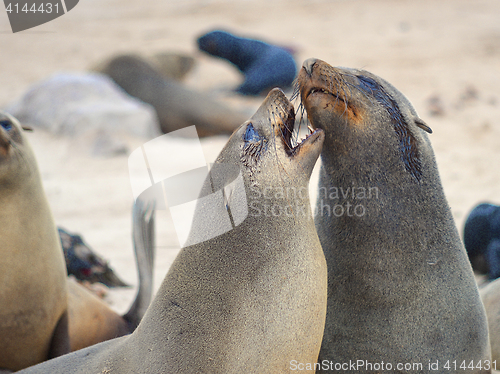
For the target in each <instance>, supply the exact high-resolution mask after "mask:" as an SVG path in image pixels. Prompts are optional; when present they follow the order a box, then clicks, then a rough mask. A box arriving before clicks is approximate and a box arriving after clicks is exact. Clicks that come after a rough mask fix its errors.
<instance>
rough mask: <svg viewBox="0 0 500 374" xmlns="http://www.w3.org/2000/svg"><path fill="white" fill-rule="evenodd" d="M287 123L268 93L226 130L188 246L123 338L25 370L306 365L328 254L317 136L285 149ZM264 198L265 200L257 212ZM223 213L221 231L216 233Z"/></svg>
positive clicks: (279, 101)
mask: <svg viewBox="0 0 500 374" xmlns="http://www.w3.org/2000/svg"><path fill="white" fill-rule="evenodd" d="M293 121H294V111H293V106H292V105H291V104H290V102H289V101H288V100H287V99H286V97H285V96H284V94H283V93H282V91H280V90H274V91H272V92H271V93H270V94H269V96H268V97H267V99H266V100H265V102H264V103H263V104H262V106H261V107H260V109H259V110H258V111H257V113H256V114H255V115H254V116H253V117H252V118H251V119H250V120H249V121H247V122H245V123H244V124H243V125H242V126H241V127H240V128H239V129H238V130H237V131H235V132H234V134H233V135H232V136H231V138H230V139H229V141H228V143H227V145H226V146H225V147H224V149H223V150H222V151H221V153H220V155H219V157H218V158H217V160H216V162H215V164H214V166H213V167H212V169H211V171H210V174H209V176H208V177H207V180H206V182H205V185H204V187H203V188H202V194H201V196H200V199H199V200H198V201H199V203H198V205H197V208H196V214H195V220H194V222H193V226H192V231H191V233H190V235H189V238H188V242H191V243H192V244H191V245H189V246H187V247H185V248H183V249H182V250H181V252H180V253H179V255H178V256H177V258H176V259H175V261H174V263H173V264H172V266H171V268H170V269H169V271H168V274H167V275H166V277H165V279H164V281H163V284H162V286H161V287H160V289H159V290H158V292H157V295H156V297H155V299H154V301H153V303H152V304H151V306H150V308H149V309H148V311H147V312H146V315H145V316H144V318H143V320H142V321H141V323H140V325H139V326H138V328H137V329H136V330H135V331H134V333H133V334H132V335H130V336H128V337H122V338H119V339H115V340H111V341H108V342H104V343H101V344H99V345H96V346H93V347H89V348H86V349H84V350H81V351H78V352H74V353H72V354H70V355H66V356H65V357H62V358H60V359H56V360H52V361H49V362H46V363H44V364H41V365H38V366H35V367H33V368H30V369H27V370H26V371H25V373H51V374H52V373H87V372H96V373H97V372H99V373H100V372H107V373H137V372H141V373H162V372H175V373H177V372H182V373H199V372H206V373H215V372H224V373H285V372H286V373H288V372H290V370H291V369H290V367H291V364H292V365H293V364H294V363H293V361H294V360H295V361H297V363H309V364H311V365H313V364H314V362H316V360H317V355H318V352H319V348H320V345H321V339H322V334H323V329H324V319H325V313H326V263H325V259H324V255H323V253H322V250H321V246H320V243H319V240H318V237H317V234H316V232H315V230H314V222H313V218H312V215H311V212H310V207H309V205H308V204H309V198H308V192H307V184H308V181H309V178H310V175H311V172H312V169H313V166H314V163H315V161H316V159H317V157H318V156H319V153H320V150H321V145H322V141H323V136H324V135H323V132H322V131H321V130H316V131H315V132H313V133H312V134H311V135H309V136H308V137H307V138H306V140H304V141H303V142H302V143H300V144H299V145H297V146H296V147H292V145H291V141H290V137H291V129H293ZM287 188H288V189H289V190H290V191H293V190H294V189H295V192H296V195H295V197H293V198H292V197H290V196H288V197H287V196H286V194H285V191H286V189H287ZM299 191H300V192H301V193H299ZM217 193H219V194H220V195H219V196H220V197H221V198H220V199H218V198H216V197H214V200H210V197H211V196H212V195H213V194H215V196H217ZM211 202H212V203H211ZM265 205H271V206H274V208H267V212H268V213H265V212H266V210H265ZM208 206H210V208H207V207H208ZM292 206H293V208H292ZM286 207H288V209H285V208H286ZM270 211H274V214H270V213H269V212H270ZM245 212H247V213H248V214H244V213H245ZM277 212H283V214H282V215H279V214H278V213H277ZM285 212H286V213H285ZM228 215H229V216H230V217H232V218H229V219H228V220H229V221H230V222H231V223H230V228H231V229H230V230H228V231H226V232H223V233H222V234H220V233H216V231H217V230H214V228H216V227H217V225H218V223H220V221H221V220H222V219H223V217H228ZM208 216H209V217H210V220H208V219H207V217H208ZM210 234H214V235H213V236H211V235H210ZM201 238H204V239H205V240H203V241H201V240H200V239H201ZM207 238H208V239H207ZM308 372H314V368H312V366H311V368H310V369H309V370H308Z"/></svg>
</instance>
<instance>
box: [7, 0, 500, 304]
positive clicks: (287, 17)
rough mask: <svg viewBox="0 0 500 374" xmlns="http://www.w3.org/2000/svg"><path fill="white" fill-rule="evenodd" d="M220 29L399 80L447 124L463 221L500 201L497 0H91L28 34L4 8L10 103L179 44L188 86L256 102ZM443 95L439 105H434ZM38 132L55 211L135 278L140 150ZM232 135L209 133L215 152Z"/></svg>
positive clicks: (171, 250)
mask: <svg viewBox="0 0 500 374" xmlns="http://www.w3.org/2000/svg"><path fill="white" fill-rule="evenodd" d="M216 27H222V28H225V29H227V30H229V31H233V32H235V33H238V34H242V35H248V36H255V37H258V38H261V39H265V40H267V41H270V42H274V43H278V44H283V45H288V46H291V47H294V48H295V49H296V50H297V60H298V63H299V64H301V62H302V61H303V60H304V59H306V58H309V57H318V58H321V59H323V60H326V61H327V62H329V63H331V64H332V65H340V66H348V67H358V68H364V69H366V70H369V71H371V72H373V73H375V74H377V75H380V76H382V77H384V78H386V79H387V80H388V81H390V82H391V83H392V84H394V85H395V86H396V87H397V88H399V89H400V90H401V91H402V92H403V93H405V94H406V96H407V97H408V98H409V99H410V100H411V101H412V102H413V104H414V106H415V107H416V109H417V111H418V112H419V114H420V115H421V117H422V118H424V119H425V120H426V121H427V123H428V124H429V125H430V126H431V127H432V129H433V130H434V134H432V135H431V136H430V138H431V141H432V144H433V146H434V149H435V152H436V157H437V160H438V164H439V168H440V171H441V176H442V180H443V184H444V188H445V191H446V193H447V196H448V199H449V203H450V205H451V208H452V210H453V214H454V216H455V218H456V221H457V224H458V226H459V229H460V231H461V229H462V225H463V222H464V219H465V217H466V215H467V213H468V211H469V210H470V209H471V208H472V207H473V206H474V205H475V204H476V203H478V202H480V201H484V200H491V201H496V202H500V172H499V162H500V2H499V1H498V0H468V1H466V0H453V1H451V0H448V1H444V0H442V1H438V0H421V1H402V0H359V1H357V0H350V1H347V0H346V1H314V0H308V1H293V0H287V1H274V0H255V1H252V0H239V1H234V0H231V1H230V0H226V1H208V0H207V1H202V0H187V1H166V0H165V1H160V0H148V1H144V2H143V1H132V0H81V1H80V3H79V4H78V5H77V6H76V7H75V8H74V9H73V10H72V11H70V12H69V13H68V14H66V15H64V16H63V17H61V18H59V19H56V20H54V21H52V22H50V23H47V24H45V25H42V26H39V27H37V28H34V29H31V30H27V31H24V32H20V33H17V34H12V33H11V30H10V27H9V24H8V19H7V15H6V13H5V12H4V11H3V9H2V10H1V11H0V107H5V106H7V105H8V104H9V103H11V102H12V101H13V100H15V99H18V98H19V97H20V95H22V94H23V93H24V92H25V91H26V89H27V88H28V87H29V86H30V85H32V84H33V83H35V82H37V81H39V80H41V79H44V78H46V77H48V76H49V75H51V74H53V73H55V72H60V71H80V72H81V71H85V70H87V69H88V68H89V67H91V66H92V65H94V64H96V63H98V62H100V61H101V60H103V59H105V58H107V57H109V56H110V55H111V54H114V53H118V52H136V53H142V54H144V55H149V54H152V53H155V52H161V51H178V52H182V53H186V54H190V55H194V56H195V57H196V58H197V61H198V65H197V67H196V68H195V70H194V71H193V72H192V74H191V75H190V76H189V77H188V79H187V81H186V84H188V85H189V86H190V87H192V88H193V89H197V90H201V91H205V92H208V93H212V94H214V95H216V96H218V97H219V98H220V99H221V100H225V101H226V102H228V103H229V104H231V105H235V106H241V107H243V108H245V109H246V110H249V111H250V112H251V111H252V110H254V109H255V108H256V107H257V106H258V105H259V102H260V101H261V99H248V98H241V97H240V98H233V97H231V95H230V94H229V93H228V90H229V89H231V88H232V87H234V86H236V85H237V84H238V82H239V81H240V80H241V77H240V75H239V74H238V73H237V71H236V70H235V69H234V68H232V67H231V66H229V65H228V64H227V63H225V62H223V61H220V60H215V59H212V58H210V57H208V56H204V55H201V54H200V53H198V52H197V51H196V45H195V40H196V38H197V37H198V36H199V35H200V34H203V33H205V32H206V31H210V30H211V29H213V28H216ZM433 97H434V98H438V99H439V100H440V105H439V109H441V111H442V115H440V116H435V115H431V113H430V109H431V106H430V104H429V99H431V98H433ZM28 136H29V140H30V142H31V143H32V145H33V148H34V149H35V152H36V155H37V157H38V161H39V166H40V169H41V173H42V178H43V182H44V185H45V189H46V192H47V196H48V199H49V201H50V204H51V206H52V209H53V213H54V216H55V219H56V222H57V223H58V224H60V225H62V226H64V227H66V228H67V229H68V230H70V231H76V232H79V233H81V234H82V235H83V236H84V237H85V239H86V240H87V242H88V243H89V244H90V245H91V246H92V247H93V248H94V249H95V250H96V251H97V252H98V253H100V254H101V255H102V256H104V257H106V258H107V259H109V260H110V262H111V265H112V267H114V269H115V270H116V271H117V273H118V274H119V275H120V276H121V277H122V278H124V279H125V280H126V281H128V282H130V283H132V284H136V274H135V263H134V259H133V253H132V244H131V240H130V238H131V217H130V208H131V203H132V193H131V189H130V184H129V181H128V171H127V156H118V157H114V158H107V159H106V158H95V157H91V156H90V151H89V148H88V144H87V143H86V141H85V139H76V140H75V139H68V138H64V137H58V136H55V135H52V134H48V133H44V132H43V131H36V132H35V133H33V134H29V135H28ZM224 142H225V139H224V138H213V139H206V140H204V141H203V146H204V150H205V155H206V158H207V160H208V161H210V160H213V159H214V158H215V156H216V155H217V152H218V150H219V149H220V148H221V147H222V146H223V144H224ZM136 143H137V144H136V145H137V146H139V145H140V144H141V140H139V139H138V140H137V141H136ZM132 149H133V148H132ZM157 232H158V235H157V244H158V248H157V254H158V255H157V266H156V273H155V279H156V287H158V286H159V284H160V282H161V280H162V279H163V277H164V275H165V273H166V271H167V269H168V267H169V265H170V264H171V262H172V260H173V258H174V257H175V254H176V253H177V251H178V248H179V244H178V241H177V238H176V236H175V232H174V230H173V226H172V222H171V219H170V218H169V215H168V214H167V212H165V211H163V212H159V213H158V226H157ZM133 293H134V290H133V289H132V290H126V291H120V292H112V293H111V294H110V296H109V298H108V300H109V301H110V303H111V304H112V305H113V307H114V308H115V309H116V310H118V311H120V312H123V311H125V310H127V308H128V305H129V303H130V300H131V299H132V297H133Z"/></svg>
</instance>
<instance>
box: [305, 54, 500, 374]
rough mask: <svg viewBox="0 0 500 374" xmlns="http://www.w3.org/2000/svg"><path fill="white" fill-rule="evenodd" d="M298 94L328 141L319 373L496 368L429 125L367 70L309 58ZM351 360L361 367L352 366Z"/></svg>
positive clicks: (321, 199)
mask: <svg viewBox="0 0 500 374" xmlns="http://www.w3.org/2000/svg"><path fill="white" fill-rule="evenodd" d="M297 92H300V96H301V103H302V105H303V106H304V108H305V110H306V111H307V117H308V119H309V121H310V123H311V125H312V126H313V127H314V128H321V129H323V130H324V131H325V137H326V139H325V143H324V147H323V150H322V153H321V160H322V167H321V170H320V180H319V190H318V198H317V202H316V212H315V214H316V216H315V223H316V229H317V232H318V236H319V238H320V241H321V244H322V247H323V250H324V252H325V257H326V260H327V264H328V307H327V317H326V327H325V335H324V338H323V343H322V347H321V352H320V355H319V363H321V370H320V371H324V372H329V371H330V370H333V369H332V368H335V369H336V370H335V371H336V372H348V371H354V370H361V371H365V372H368V373H375V372H394V371H399V372H408V371H416V372H429V371H430V370H431V369H434V368H436V365H438V369H439V371H440V372H444V371H447V370H452V371H459V370H458V369H455V370H454V369H453V365H454V364H453V361H456V362H458V363H459V364H462V363H463V362H466V366H467V369H466V371H468V372H477V373H482V372H489V371H490V370H489V369H491V368H492V367H491V361H490V349H489V342H488V329H487V323H486V316H485V311H484V308H483V305H482V303H481V299H480V297H479V293H478V289H477V286H476V284H475V281H474V276H473V272H472V269H471V266H470V263H469V261H468V259H467V254H466V252H465V249H464V247H463V245H462V243H461V240H460V237H459V235H458V231H457V229H456V226H455V223H454V220H453V217H452V214H451V211H450V208H449V206H448V203H447V201H446V197H445V195H444V192H443V188H442V186H441V182H440V177H439V173H438V169H437V165H436V161H435V158H434V154H433V150H432V147H431V144H430V142H429V139H428V137H427V134H425V132H429V133H430V132H431V130H430V128H429V127H428V126H427V125H426V124H425V123H424V122H423V121H422V120H421V119H420V118H419V117H418V115H417V113H416V111H415V110H414V109H413V107H412V105H411V104H410V102H409V101H408V99H406V97H405V96H403V94H401V93H400V92H399V91H398V90H397V89H396V88H394V87H393V86H392V85H391V84H389V83H388V82H386V81H385V80H383V79H381V78H379V77H377V76H375V75H374V74H371V73H369V72H367V71H364V70H357V69H344V68H334V67H332V66H330V65H328V64H327V63H326V62H324V61H321V60H318V59H309V60H306V61H305V62H304V64H303V66H302V69H301V71H300V73H299V76H298V85H297ZM350 360H351V362H352V361H354V362H356V363H358V362H359V364H360V365H355V367H352V366H351V365H345V366H343V364H345V363H349V362H350ZM358 360H359V361H358ZM471 361H473V365H474V369H470V368H469V366H468V365H469V364H470V362H471ZM436 362H438V364H435V363H436ZM486 362H488V364H489V365H486ZM383 363H385V366H384V364H383ZM447 363H448V365H449V366H448V368H447V367H446V366H445V365H446V364H447ZM400 364H402V365H400ZM407 364H408V365H409V366H410V367H408V366H405V365H407ZM339 365H340V366H339ZM432 365H434V366H432ZM450 365H451V369H450ZM481 365H482V366H481ZM353 369H354V370H353ZM460 371H461V369H460Z"/></svg>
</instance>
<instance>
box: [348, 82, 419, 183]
mask: <svg viewBox="0 0 500 374" xmlns="http://www.w3.org/2000/svg"><path fill="white" fill-rule="evenodd" d="M357 78H358V81H359V85H358V88H359V89H361V90H363V91H364V92H367V93H369V94H371V95H372V96H373V97H374V98H375V100H377V102H378V103H379V104H381V105H382V106H383V107H384V108H385V110H387V112H388V113H389V116H390V117H391V122H392V125H393V126H394V130H395V131H396V135H397V137H398V140H399V144H400V151H401V159H402V160H403V163H404V165H405V168H406V170H407V171H409V172H410V174H411V175H412V176H413V177H414V178H415V179H416V180H417V181H420V179H421V177H422V165H421V162H420V158H419V155H418V149H417V142H416V139H415V136H414V135H413V134H412V132H411V131H410V129H409V128H408V124H407V123H406V121H405V119H404V117H403V115H402V114H401V111H400V109H399V106H398V104H397V102H396V101H395V100H394V99H393V98H392V97H391V96H390V95H389V94H388V93H387V92H386V91H385V90H384V88H383V87H382V86H381V85H379V84H378V83H377V82H376V81H375V80H373V79H371V78H369V77H365V76H364V75H358V76H357Z"/></svg>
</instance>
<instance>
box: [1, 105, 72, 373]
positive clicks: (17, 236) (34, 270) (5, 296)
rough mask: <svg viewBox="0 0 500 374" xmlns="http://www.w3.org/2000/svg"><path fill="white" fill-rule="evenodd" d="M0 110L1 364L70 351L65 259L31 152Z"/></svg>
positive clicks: (18, 364)
mask: <svg viewBox="0 0 500 374" xmlns="http://www.w3.org/2000/svg"><path fill="white" fill-rule="evenodd" d="M22 131H23V130H22V127H21V125H20V124H19V122H18V121H17V120H16V119H15V118H14V117H12V116H10V115H8V114H7V113H4V112H0V207H1V208H0V238H2V245H1V254H2V259H1V261H0V368H2V369H8V370H20V369H22V368H25V367H28V366H31V365H35V364H37V363H39V362H42V361H44V360H47V359H49V358H53V357H57V356H59V355H61V354H64V353H67V352H69V349H70V345H69V334H68V311H67V299H66V265H65V262H64V256H63V252H62V249H61V245H60V242H59V236H58V234H57V230H56V226H55V224H54V220H53V218H52V213H51V211H50V208H49V205H48V203H47V199H46V197H45V193H44V190H43V187H42V183H41V179H40V174H39V171H38V166H37V163H36V160H35V156H34V154H33V151H32V150H31V147H30V146H29V144H28V142H27V140H26V139H25V137H24V136H23V134H22Z"/></svg>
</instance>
